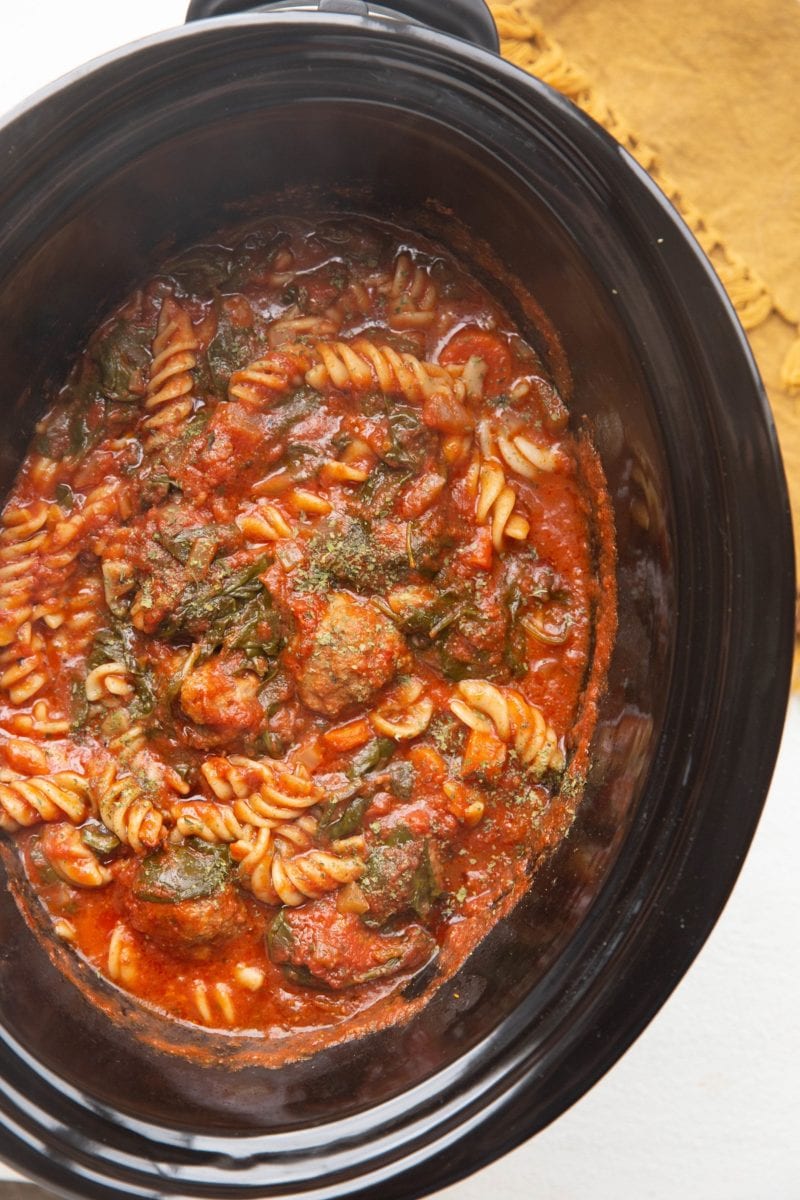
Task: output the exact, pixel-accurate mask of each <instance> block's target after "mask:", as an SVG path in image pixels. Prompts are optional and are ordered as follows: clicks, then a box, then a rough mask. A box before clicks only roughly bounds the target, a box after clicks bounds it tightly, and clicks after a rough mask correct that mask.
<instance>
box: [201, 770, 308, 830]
mask: <svg viewBox="0 0 800 1200" xmlns="http://www.w3.org/2000/svg"><path fill="white" fill-rule="evenodd" d="M200 769H201V771H202V774H203V776H204V778H205V780H206V782H207V783H208V786H209V787H210V788H211V790H212V792H213V793H214V795H215V796H216V797H217V799H218V800H224V801H226V802H230V801H233V809H234V812H235V814H236V816H237V817H238V818H239V820H240V821H242V822H243V823H244V824H246V825H258V826H264V827H266V828H274V827H275V826H276V825H279V824H281V823H282V822H284V821H292V820H294V819H295V818H296V817H299V816H301V815H302V814H303V813H304V812H305V811H306V809H308V808H312V807H313V806H314V805H315V804H319V802H320V800H321V799H322V792H321V791H320V789H319V788H318V787H316V786H315V785H314V784H313V783H312V781H311V779H310V778H309V776H308V772H307V771H305V770H304V769H303V768H302V767H296V768H295V769H294V770H290V769H288V768H287V767H285V766H282V765H279V764H277V763H276V764H273V763H271V762H268V763H267V762H259V761H257V760H256V759H252V758H245V757H243V756H242V755H232V756H231V757H230V758H212V759H208V760H207V761H206V762H204V763H203V765H202V767H201V768H200Z"/></svg>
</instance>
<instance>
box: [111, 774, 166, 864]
mask: <svg viewBox="0 0 800 1200" xmlns="http://www.w3.org/2000/svg"><path fill="white" fill-rule="evenodd" d="M94 793H95V795H96V797H97V809H98V812H99V814H100V819H101V820H102V821H103V823H104V824H105V825H106V826H107V827H108V828H109V829H110V830H111V832H112V833H113V834H114V835H115V836H116V837H118V838H119V840H120V841H121V842H123V843H124V844H125V845H126V846H130V847H131V849H132V850H133V851H135V853H136V854H144V853H145V852H146V850H148V849H153V848H154V847H156V846H158V845H159V843H160V841H161V839H162V834H163V831H164V816H163V814H162V813H161V812H160V811H159V809H158V808H156V806H155V805H154V804H153V802H152V800H150V799H148V798H147V797H146V796H145V795H143V794H142V790H141V788H140V787H139V785H138V784H137V782H136V780H135V779H134V778H133V777H132V776H131V775H117V772H116V770H115V768H114V767H113V766H111V767H108V768H107V769H106V770H105V771H104V773H103V774H102V775H101V776H100V778H99V779H98V781H97V782H96V784H95V785H94Z"/></svg>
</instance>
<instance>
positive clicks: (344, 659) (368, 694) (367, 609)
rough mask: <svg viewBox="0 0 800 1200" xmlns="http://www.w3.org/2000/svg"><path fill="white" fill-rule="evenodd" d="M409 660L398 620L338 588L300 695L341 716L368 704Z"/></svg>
mask: <svg viewBox="0 0 800 1200" xmlns="http://www.w3.org/2000/svg"><path fill="white" fill-rule="evenodd" d="M406 660H407V651H406V645H405V642H404V640H403V637H402V635H401V634H400V633H399V632H398V630H397V628H396V627H395V625H394V623H393V622H392V621H390V620H389V618H388V617H385V616H384V615H383V613H381V612H379V611H378V609H377V608H376V607H375V605H374V604H372V602H371V601H369V600H362V599H361V598H358V597H355V596H350V595H347V594H346V593H344V592H338V593H336V594H335V595H333V596H331V599H330V602H329V604H328V607H327V610H326V611H325V613H324V615H323V617H322V619H321V621H320V622H319V624H318V626H317V628H316V631H315V633H314V639H313V642H312V647H311V653H310V655H309V657H308V658H307V659H306V662H305V664H304V665H303V667H302V668H301V670H300V675H299V678H298V680H297V685H298V691H299V693H300V698H301V700H302V701H303V703H304V704H307V705H308V707H309V708H313V709H314V710H315V711H316V712H321V713H325V714H326V716H329V717H337V716H339V714H340V713H342V712H344V711H345V710H346V709H348V708H351V707H353V706H355V705H359V704H366V703H367V701H368V700H370V699H371V698H372V696H374V695H375V693H376V692H377V691H379V690H380V688H382V687H383V686H384V685H385V684H387V683H388V682H389V681H390V680H391V679H393V678H394V675H395V674H396V672H397V671H398V669H400V668H402V667H404V666H405V663H406Z"/></svg>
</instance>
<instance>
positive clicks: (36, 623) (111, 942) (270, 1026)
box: [0, 216, 616, 1057]
mask: <svg viewBox="0 0 800 1200" xmlns="http://www.w3.org/2000/svg"><path fill="white" fill-rule="evenodd" d="M614 565H615V564H614V547H613V530H612V524H611V517H610V505H609V502H608V496H607V493H606V490H605V482H604V479H603V475H602V470H601V468H600V465H599V461H598V459H597V457H596V455H595V453H594V451H593V449H592V447H591V445H590V443H589V441H588V439H587V438H586V437H585V436H584V435H581V434H579V433H578V432H577V431H576V430H575V429H574V428H573V427H572V426H571V424H570V420H569V414H568V411H567V408H566V406H565V404H564V402H563V399H562V396H561V394H560V392H559V390H558V389H557V388H556V386H555V384H554V382H553V381H552V379H551V378H550V377H549V375H548V371H547V367H546V365H545V363H544V362H543V361H542V359H541V358H540V356H539V354H537V352H536V351H535V350H534V349H533V348H532V346H531V345H530V344H529V341H527V340H526V332H525V330H524V329H518V328H515V327H514V325H513V324H512V322H511V320H510V318H509V316H508V314H507V313H506V312H505V311H504V309H503V308H502V307H501V306H500V304H499V303H498V302H497V301H496V300H495V299H494V298H493V297H492V295H491V294H490V293H489V291H487V289H486V288H485V287H484V286H483V285H482V284H479V283H478V281H477V280H476V279H475V278H474V277H473V275H471V274H470V271H469V268H468V266H466V265H464V264H462V263H460V262H458V261H456V260H455V259H454V258H453V257H452V256H451V255H450V254H449V253H447V252H446V251H444V250H443V249H442V248H441V247H440V246H438V245H436V244H434V243H432V242H430V241H427V240H426V239H424V238H422V237H418V236H415V235H412V234H410V233H407V232H406V231H403V230H400V229H398V228H396V227H394V226H391V225H388V224H380V223H377V222H374V221H372V220H369V219H366V218H360V217H349V216H347V217H346V216H323V217H320V218H319V219H318V220H315V221H313V222H312V221H308V220H300V219H296V220H295V219H281V220H276V221H272V222H262V223H260V224H259V225H257V226H252V227H249V228H248V229H246V230H244V231H241V230H240V231H238V232H235V233H233V234H231V235H230V236H227V235H226V236H223V235H221V236H220V239H219V242H218V243H215V244H213V245H205V246H200V247H197V248H195V249H193V250H192V251H190V252H188V253H185V254H183V255H182V256H181V257H180V258H178V259H175V260H173V261H172V262H169V263H167V264H166V265H165V266H164V269H163V271H162V273H161V274H160V275H159V276H157V277H156V278H154V279H152V280H150V281H149V282H148V283H146V284H145V285H144V286H143V287H142V288H140V289H139V290H137V292H136V293H135V294H134V295H133V296H131V297H130V298H129V299H128V300H127V301H126V303H125V304H123V305H122V306H121V307H120V308H119V309H118V310H117V311H116V312H115V313H114V314H113V315H111V316H110V317H109V318H108V319H107V320H106V321H105V322H104V323H103V325H102V326H101V327H100V328H99V329H98V330H97V332H96V334H95V335H94V336H93V337H92V339H91V340H90V342H89V344H88V346H87V347H86V349H85V351H84V353H83V354H82V355H81V357H80V359H79V360H78V362H77V363H76V365H75V368H74V370H73V371H72V373H71V375H70V377H69V379H68V381H67V382H66V384H65V385H64V387H63V388H62V389H61V391H60V392H59V394H58V395H57V396H56V397H55V398H54V401H53V403H52V405H51V407H50V409H49V411H48V412H47V414H46V415H45V417H44V418H43V419H42V421H41V422H40V423H39V425H38V427H37V432H36V436H35V438H34V441H33V443H32V445H31V448H30V450H29V453H28V455H27V457H26V459H25V461H24V462H23V464H22V466H21V468H20V471H19V475H18V478H17V481H16V483H15V485H14V487H13V489H12V491H11V494H10V496H9V498H8V500H7V502H6V506H5V509H4V511H3V515H2V529H1V530H0V829H2V830H3V831H5V833H6V835H7V836H9V837H11V838H12V839H13V840H14V842H15V844H16V846H17V847H18V849H19V852H20V854H21V855H22V856H23V859H24V863H25V868H26V872H27V877H28V879H29V882H30V886H31V889H32V890H33V892H34V893H35V895H36V896H37V897H38V900H39V901H40V902H41V904H42V905H43V906H44V908H45V910H46V911H47V913H48V914H49V916H50V918H51V920H52V924H53V928H54V932H55V933H56V934H57V936H58V937H60V938H61V939H63V940H64V941H65V942H66V943H68V945H69V946H71V947H72V948H73V949H74V951H75V953H76V954H78V955H81V956H83V957H84V958H85V959H86V960H87V961H88V962H89V963H91V964H92V965H93V966H94V967H95V968H96V970H97V971H98V972H99V973H100V974H102V975H103V976H105V977H106V978H107V979H109V980H110V981H111V982H112V983H113V984H115V985H116V986H117V987H119V988H120V989H122V990H123V991H125V992H127V993H129V994H131V995H133V996H135V997H136V998H138V999H139V1000H140V1001H142V1003H143V1004H145V1005H147V1006H150V1007H151V1008H152V1009H155V1010H157V1011H158V1012H160V1013H162V1014H163V1015H164V1017H165V1018H166V1017H171V1018H177V1019H179V1020H182V1021H186V1022H190V1023H193V1024H196V1025H200V1026H206V1027H210V1028H214V1029H224V1030H229V1031H236V1032H242V1031H247V1032H249V1033H252V1034H255V1035H257V1036H260V1037H264V1038H266V1039H269V1040H279V1041H283V1042H285V1044H286V1046H287V1047H289V1046H290V1045H291V1042H292V1039H293V1038H295V1037H296V1036H297V1035H299V1034H301V1033H304V1032H306V1033H307V1032H309V1031H313V1032H314V1033H315V1034H317V1035H318V1040H317V1042H316V1043H315V1044H317V1045H322V1044H325V1039H326V1038H328V1039H329V1040H333V1039H334V1038H335V1039H339V1038H340V1037H341V1036H347V1033H348V1030H352V1031H357V1030H361V1029H363V1028H365V1027H366V1024H365V1021H368V1020H369V1018H368V1017H367V1018H365V1017H364V1014H365V1013H367V1014H368V1013H369V1012H370V1011H371V1010H375V1011H376V1012H377V1011H378V1008H377V1007H376V1006H378V1005H379V1003H383V1004H384V1008H383V1010H381V1011H383V1012H384V1016H382V1017H381V1018H380V1020H379V1021H378V1020H377V1018H376V1021H377V1023H381V1022H382V1023H386V1021H388V1020H391V1019H393V1015H392V1014H393V1013H395V1014H396V1012H397V1011H398V1010H397V1009H396V1008H394V1009H393V1008H392V1006H391V1003H389V1004H388V1007H387V1004H386V1001H387V997H390V996H396V995H398V994H399V993H400V991H401V990H402V989H404V988H405V987H406V985H407V984H408V982H409V981H410V980H411V979H412V978H414V976H415V975H417V973H419V972H421V971H426V972H430V971H431V970H433V971H434V972H436V971H438V975H439V978H440V979H441V978H444V977H446V975H448V974H451V973H452V971H453V970H455V969H456V968H457V967H458V965H459V964H460V962H462V961H463V959H464V958H465V956H466V955H467V954H468V953H469V951H470V950H471V949H472V948H473V947H474V946H475V944H476V943H477V942H478V940H480V938H481V937H482V936H483V935H484V934H485V932H486V931H487V929H488V928H489V927H490V926H491V924H493V923H494V922H495V921H496V920H497V919H499V917H500V916H502V915H503V913H504V912H507V911H508V908H509V906H510V905H511V904H512V903H513V902H515V900H516V899H517V898H518V897H519V896H520V895H521V893H522V892H523V891H524V890H525V888H526V887H527V886H528V883H529V880H530V876H531V873H532V871H533V870H534V869H535V867H536V866H537V865H538V864H539V863H540V862H541V860H542V858H543V856H544V855H545V854H546V853H549V852H550V851H552V849H553V848H554V846H555V845H557V844H558V842H559V841H560V840H561V839H562V838H563V837H564V836H565V835H566V833H567V831H568V829H569V826H570V824H571V821H572V819H573V817H574V813H575V811H576V807H577V805H578V803H579V800H580V796H581V793H582V789H583V784H584V780H585V773H586V768H587V764H588V746H589V742H590V739H591V735H592V731H593V727H594V721H595V718H596V707H597V702H598V697H599V695H600V693H601V691H602V686H603V679H604V674H605V670H606V668H607V663H608V658H609V655H610V650H611V645H612V642H613V637H614V632H615V619H616V618H615V611H616V609H615V593H614ZM359 1014H360V1016H359ZM357 1018H358V1019H357ZM291 1053H292V1051H291V1049H287V1050H286V1055H287V1057H291Z"/></svg>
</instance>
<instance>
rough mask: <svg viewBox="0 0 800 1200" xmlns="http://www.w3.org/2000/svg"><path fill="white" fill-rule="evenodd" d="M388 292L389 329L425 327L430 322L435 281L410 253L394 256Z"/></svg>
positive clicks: (434, 306) (436, 293)
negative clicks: (413, 259)
mask: <svg viewBox="0 0 800 1200" xmlns="http://www.w3.org/2000/svg"><path fill="white" fill-rule="evenodd" d="M388 293H389V294H388V299H389V325H390V327H391V328H392V329H399V330H402V329H426V328H427V327H428V326H429V325H432V324H433V322H434V319H435V317H436V304H437V301H438V292H437V289H436V284H435V283H434V282H433V280H432V279H431V277H430V275H429V274H428V272H427V271H426V270H425V269H424V267H420V266H418V265H415V264H414V263H413V262H412V260H411V256H410V255H409V254H406V253H403V254H399V255H398V256H397V259H396V261H395V264H394V273H393V275H392V280H391V283H390V285H389V289H388Z"/></svg>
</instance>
